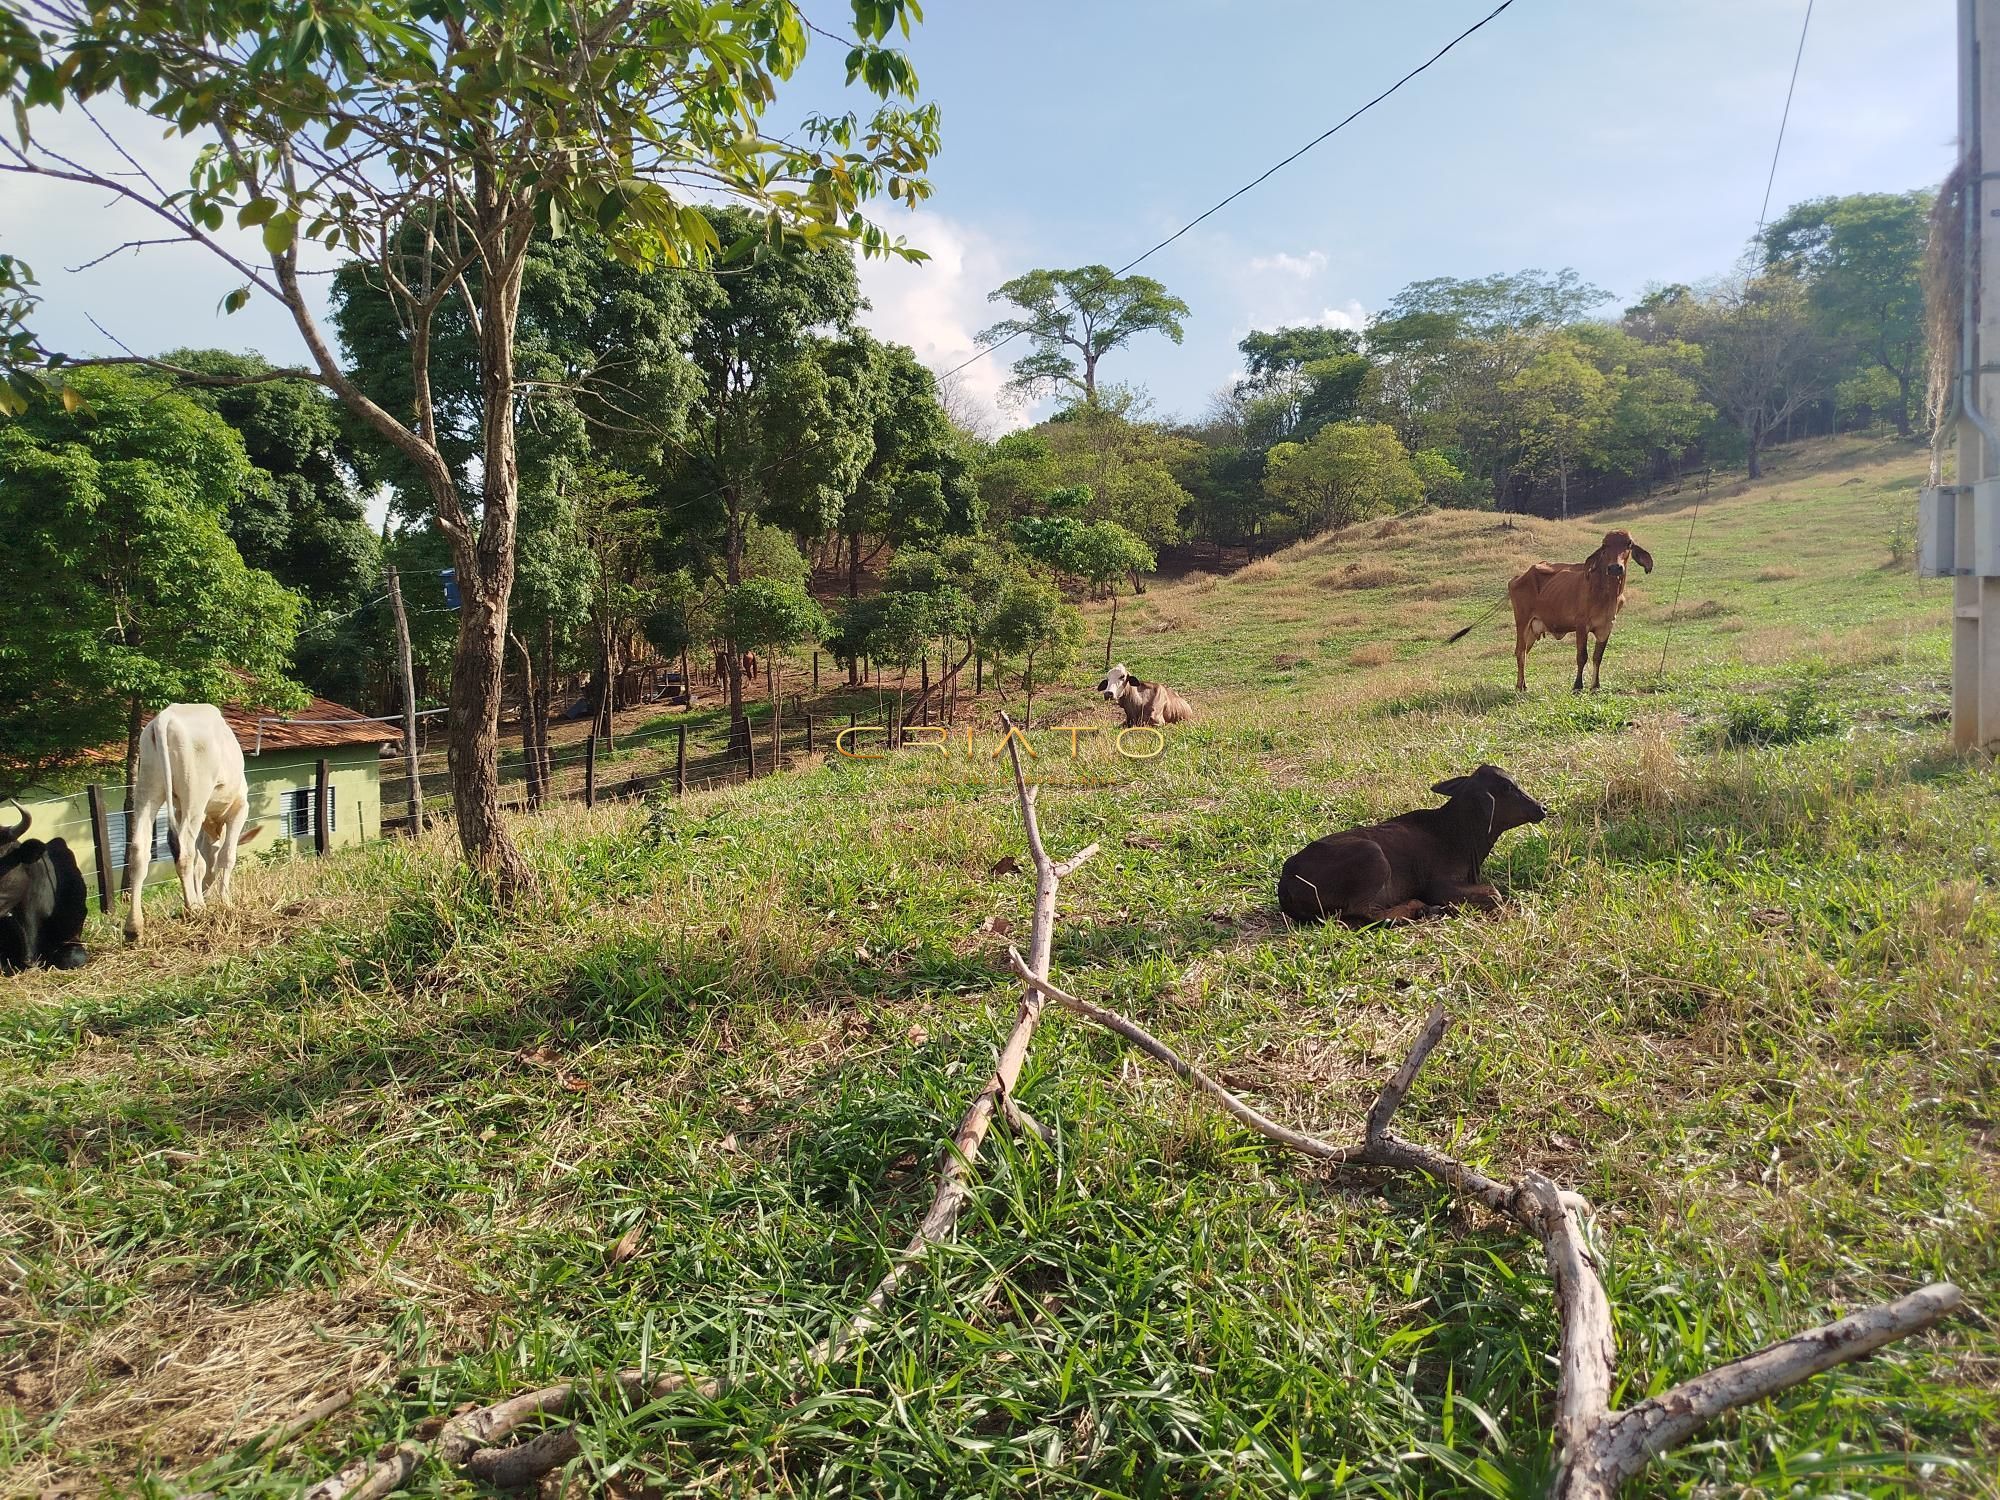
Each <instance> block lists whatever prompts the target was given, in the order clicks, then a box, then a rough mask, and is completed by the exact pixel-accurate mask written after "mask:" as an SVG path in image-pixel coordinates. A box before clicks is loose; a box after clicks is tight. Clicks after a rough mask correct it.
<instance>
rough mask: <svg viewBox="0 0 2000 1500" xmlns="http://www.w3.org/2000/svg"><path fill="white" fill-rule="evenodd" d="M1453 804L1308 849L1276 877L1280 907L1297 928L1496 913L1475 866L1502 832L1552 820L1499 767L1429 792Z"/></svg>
mask: <svg viewBox="0 0 2000 1500" xmlns="http://www.w3.org/2000/svg"><path fill="white" fill-rule="evenodd" d="M1431 790H1432V791H1434V792H1436V793H1438V794H1439V795H1440V796H1444V797H1449V798H1450V799H1451V800H1450V801H1449V802H1447V803H1445V805H1444V806H1443V807H1427V808H1421V809H1419V810H1418V811H1416V812H1406V813H1404V814H1403V815H1402V816H1401V817H1396V818H1391V819H1389V821H1388V822H1386V823H1375V824H1371V825H1369V826H1368V827H1366V828H1350V829H1348V830H1347V831H1346V832H1344V833H1334V834H1329V835H1327V837H1325V838H1323V839H1320V840H1318V841H1316V842H1314V843H1311V844H1308V845H1306V847H1305V848H1303V849H1301V850H1300V851H1299V852H1298V853H1297V854H1294V855H1293V856H1292V857H1291V858H1290V859H1288V860H1286V861H1285V867H1284V869H1283V870H1282V871H1281V872H1280V873H1279V875H1278V905H1279V907H1280V908H1281V909H1282V910H1283V911H1284V913H1285V915H1286V916H1288V917H1290V918H1291V919H1292V920H1293V921H1295V922H1317V921H1320V920H1322V919H1323V918H1326V917H1338V918H1340V919H1341V920H1342V921H1345V922H1351V923H1363V922H1402V921H1409V920H1411V919H1412V918H1415V917H1421V916H1427V915H1429V914H1430V912H1431V911H1432V909H1433V908H1438V907H1450V906H1477V907H1480V908H1482V909H1484V910H1487V911H1491V910H1492V909H1493V908H1494V907H1496V906H1498V905H1499V904H1500V893H1499V892H1498V891H1496V890H1494V889H1493V887H1492V886H1490V885H1487V884H1485V883H1484V882H1483V881H1481V880H1480V878H1479V867H1480V865H1482V864H1484V863H1485V861H1486V856H1487V855H1488V854H1491V853H1492V852H1493V845H1494V844H1495V843H1496V842H1498V840H1499V838H1500V835H1501V834H1503V833H1505V832H1506V831H1507V830H1508V829H1510V828H1519V827H1520V826H1521V825H1522V824H1523V823H1539V822H1541V821H1542V819H1543V818H1545V817H1546V816H1548V813H1547V810H1546V809H1544V808H1543V806H1542V804H1541V803H1539V802H1537V801H1536V800H1535V799H1534V798H1533V797H1530V796H1529V795H1528V794H1527V793H1526V792H1524V791H1522V790H1521V789H1520V788H1519V787H1518V786H1516V785H1515V784H1514V778H1513V777H1511V776H1509V775H1508V774H1507V773H1506V772H1505V771H1503V770H1501V769H1500V768H1499V767H1498V766H1481V767H1480V768H1479V769H1478V770H1476V771H1474V772H1473V773H1472V774H1471V775H1470V776H1454V777H1452V778H1451V779H1450V780H1449V781H1440V782H1439V783H1438V784H1437V785H1436V786H1434V787H1432V788H1431Z"/></svg>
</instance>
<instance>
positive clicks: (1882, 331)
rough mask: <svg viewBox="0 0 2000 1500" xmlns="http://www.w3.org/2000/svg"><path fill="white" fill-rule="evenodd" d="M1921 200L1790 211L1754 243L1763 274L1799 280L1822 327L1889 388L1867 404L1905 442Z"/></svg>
mask: <svg viewBox="0 0 2000 1500" xmlns="http://www.w3.org/2000/svg"><path fill="white" fill-rule="evenodd" d="M1932 197H1933V195H1932V194H1931V193H1930V192H1928V191H1919V192H1913V193H1855V194H1852V195H1850V196H1848V197H1844V198H1814V199H1811V200H1808V201H1807V202H1804V203H1799V204H1795V205H1794V206H1793V207H1792V208H1791V209H1790V210H1789V211H1788V212H1787V213H1786V214H1785V215H1784V216H1783V217H1782V218H1780V219H1778V220H1777V221H1776V222H1774V223H1772V224H1770V225H1769V226H1767V227H1766V228H1765V230H1764V232H1763V234H1762V236H1760V238H1759V246H1760V248H1761V249H1762V250H1763V252H1764V263H1765V266H1766V267H1767V268H1768V269H1780V270H1783V271H1784V272H1785V273H1787V274H1789V275H1792V276H1795V277H1798V278H1799V279H1801V280H1802V281H1803V282H1804V283H1805V286H1806V288H1807V295H1808V297H1809V299H1810V301H1811V304H1812V309H1813V312H1814V314H1815V316H1816V318H1817V319H1818V321H1819V323H1820V326H1821V327H1822V328H1823V329H1824V330H1825V331H1826V332H1827V333H1828V334H1829V335H1830V336H1831V337H1833V338H1835V339H1837V340H1839V341H1840V342H1841V343H1842V344H1844V345H1845V346H1846V347H1847V349H1848V350H1849V351H1850V353H1849V358H1851V359H1854V360H1858V361H1860V362H1861V364H1862V366H1863V368H1866V369H1871V370H1875V371H1878V372H1880V373H1881V375H1882V376H1883V377H1884V378H1885V379H1886V380H1887V381H1889V382H1890V383H1891V384H1892V385H1893V388H1894V389H1893V395H1890V394H1889V393H1888V392H1882V393H1881V394H1878V395H1877V396H1876V397H1875V398H1874V400H1873V402H1871V404H1873V405H1877V406H1878V407H1880V409H1882V410H1883V411H1885V412H1886V413H1887V414H1888V415H1889V417H1890V419H1891V420H1893V421H1894V422H1895V424H1896V430H1897V431H1898V432H1900V433H1902V434H1903V435H1904V436H1905V437H1907V436H1908V435H1909V433H1910V419H1911V417H1912V416H1913V415H1914V413H1913V411H1912V409H1911V408H1912V388H1913V386H1914V384H1915V383H1916V382H1917V381H1918V380H1919V379H1920V378H1921V377H1922V372H1923V361H1924V287H1923V266H1924V243H1925V239H1926V237H1927V234H1928V226H1929V220H1930V211H1931V202H1932Z"/></svg>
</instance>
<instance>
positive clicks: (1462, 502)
mask: <svg viewBox="0 0 2000 1500" xmlns="http://www.w3.org/2000/svg"><path fill="white" fill-rule="evenodd" d="M1410 472H1412V473H1413V474H1415V475H1416V476H1417V484H1418V486H1419V487H1420V488H1421V489H1422V490H1423V492H1424V503H1425V504H1427V505H1440V506H1445V507H1447V508H1451V509H1456V510H1491V509H1492V508H1493V502H1492V499H1491V497H1489V496H1486V495H1482V494H1481V493H1480V491H1479V488H1478V486H1477V485H1475V484H1474V483H1473V482H1472V481H1471V480H1469V479H1467V478H1466V477H1465V472H1464V471H1463V470H1462V469H1460V468H1459V466H1458V465H1457V464H1455V463H1453V462H1452V461H1451V457H1450V455H1449V454H1445V453H1440V452H1438V450H1437V449H1435V448H1419V449H1418V450H1417V451H1416V452H1415V453H1412V454H1411V455H1410Z"/></svg>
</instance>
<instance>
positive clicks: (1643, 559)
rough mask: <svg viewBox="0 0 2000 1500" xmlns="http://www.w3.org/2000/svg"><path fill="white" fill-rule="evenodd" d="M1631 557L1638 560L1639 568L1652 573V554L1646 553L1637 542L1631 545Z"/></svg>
mask: <svg viewBox="0 0 2000 1500" xmlns="http://www.w3.org/2000/svg"><path fill="white" fill-rule="evenodd" d="M1632 556H1633V557H1635V558H1637V559H1638V561H1639V566H1640V567H1642V568H1644V569H1645V570H1646V571H1647V572H1648V573H1650V572H1652V571H1653V554H1652V553H1650V552H1648V551H1647V550H1646V549H1645V548H1644V547H1641V546H1640V545H1639V544H1638V543H1637V542H1634V543H1633V544H1632Z"/></svg>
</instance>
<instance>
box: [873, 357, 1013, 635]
mask: <svg viewBox="0 0 2000 1500" xmlns="http://www.w3.org/2000/svg"><path fill="white" fill-rule="evenodd" d="M839 355H840V357H842V358H844V360H845V361H846V362H847V363H848V364H849V366H850V368H851V369H852V370H853V372H854V376H855V385H856V387H857V388H858V389H859V391H860V392H861V394H862V396H863V399H864V400H865V401H866V402H867V403H868V409H869V412H870V415H871V416H872V418H873V421H872V426H871V431H870V434H869V439H870V451H869V456H868V460H867V463H866V464H865V465H864V466H863V468H862V470H861V477H860V478H859V479H858V480H857V481H856V483H855V486H854V489H853V492H852V493H850V494H849V495H848V496H847V498H846V501H845V502H844V503H843V505H842V506H841V513H840V531H841V541H842V547H843V550H844V552H845V553H846V559H847V594H848V597H849V598H850V599H851V598H855V597H857V596H858V595H859V594H860V592H861V569H862V565H863V562H864V561H865V559H864V557H863V553H862V548H863V546H864V545H865V544H866V543H867V542H869V541H873V542H874V544H875V552H876V553H879V552H880V550H881V548H882V547H883V546H885V545H888V546H897V547H904V546H911V545H921V544H923V543H926V542H930V541H934V540H935V539H937V538H939V537H942V536H963V535H967V534H970V533H972V532H974V531H977V530H978V529H979V518H980V506H979V488H978V486H977V484H975V483H974V481H973V477H972V464H971V461H970V459H969V458H968V457H967V454H966V447H967V443H966V440H965V438H964V437H963V436H962V435H961V434H960V433H959V432H958V431H957V430H956V429H955V428H954V427H953V425H952V422H951V419H950V418H949V417H948V416H947V415H946V412H945V409H944V406H943V405H942V404H941V403H940V402H939V400H938V391H937V381H936V378H935V377H934V376H933V375H932V374H931V372H930V371H929V370H927V369H925V368H924V366H923V365H922V364H920V363H918V361H917V356H916V354H915V353H914V352H912V351H911V350H910V349H908V348H906V347H904V346H903V345H901V344H884V343H880V342H878V341H877V340H875V339H873V338H870V337H869V336H868V335H867V334H865V333H859V332H857V333H856V334H854V335H853V336H852V337H851V338H849V339H848V340H847V341H846V345H845V347H844V348H843V349H842V350H841V351H839ZM871 555H873V554H871Z"/></svg>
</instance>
